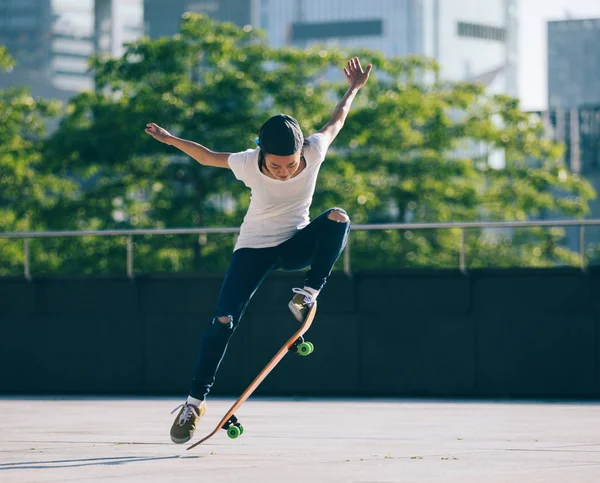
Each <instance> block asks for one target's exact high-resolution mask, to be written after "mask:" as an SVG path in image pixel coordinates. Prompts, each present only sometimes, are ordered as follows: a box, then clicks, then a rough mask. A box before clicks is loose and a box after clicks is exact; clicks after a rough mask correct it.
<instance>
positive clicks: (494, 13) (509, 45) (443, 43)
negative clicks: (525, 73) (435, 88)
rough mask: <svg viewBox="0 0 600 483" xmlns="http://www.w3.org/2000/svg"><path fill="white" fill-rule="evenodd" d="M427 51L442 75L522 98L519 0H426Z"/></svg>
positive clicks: (449, 78) (424, 34) (492, 91)
mask: <svg viewBox="0 0 600 483" xmlns="http://www.w3.org/2000/svg"><path fill="white" fill-rule="evenodd" d="M423 5H424V19H423V20H424V22H423V24H424V31H423V37H424V51H423V53H424V54H425V55H426V56H427V57H431V58H434V59H436V60H437V61H438V63H439V64H440V66H441V70H442V77H443V78H445V79H448V80H452V81H464V80H468V81H476V82H482V83H484V84H486V85H487V86H488V92H490V93H504V94H509V95H511V96H514V97H517V96H518V85H517V70H518V18H517V15H518V11H517V1H516V0H486V1H485V2H482V1H479V0H423Z"/></svg>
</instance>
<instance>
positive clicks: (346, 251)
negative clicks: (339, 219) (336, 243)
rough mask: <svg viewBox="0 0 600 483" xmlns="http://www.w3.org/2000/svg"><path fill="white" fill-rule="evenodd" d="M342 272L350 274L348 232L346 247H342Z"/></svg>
mask: <svg viewBox="0 0 600 483" xmlns="http://www.w3.org/2000/svg"><path fill="white" fill-rule="evenodd" d="M344 273H345V274H346V275H348V276H350V233H348V238H347V239H346V247H345V248H344Z"/></svg>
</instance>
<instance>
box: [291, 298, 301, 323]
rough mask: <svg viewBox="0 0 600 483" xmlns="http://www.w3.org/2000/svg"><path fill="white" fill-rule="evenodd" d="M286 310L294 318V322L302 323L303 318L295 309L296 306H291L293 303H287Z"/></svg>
mask: <svg viewBox="0 0 600 483" xmlns="http://www.w3.org/2000/svg"><path fill="white" fill-rule="evenodd" d="M288 308H289V309H290V312H292V315H293V316H294V317H296V320H297V321H298V322H303V321H304V317H303V316H302V314H301V313H300V311H299V310H298V309H297V308H296V306H295V305H294V304H293V302H290V303H288Z"/></svg>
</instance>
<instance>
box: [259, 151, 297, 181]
mask: <svg viewBox="0 0 600 483" xmlns="http://www.w3.org/2000/svg"><path fill="white" fill-rule="evenodd" d="M265 166H266V168H267V169H268V170H269V172H270V173H271V174H272V175H273V176H275V178H277V179H278V180H281V181H285V180H287V179H290V178H291V177H292V176H294V174H295V173H296V171H298V169H299V168H300V152H297V153H294V154H291V155H289V156H276V155H275V154H265Z"/></svg>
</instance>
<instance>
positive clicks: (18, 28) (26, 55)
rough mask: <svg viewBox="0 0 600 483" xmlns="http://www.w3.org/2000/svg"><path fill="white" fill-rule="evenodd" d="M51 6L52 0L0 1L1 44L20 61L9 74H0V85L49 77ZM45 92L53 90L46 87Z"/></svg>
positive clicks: (25, 82)
mask: <svg viewBox="0 0 600 483" xmlns="http://www.w3.org/2000/svg"><path fill="white" fill-rule="evenodd" d="M51 38H52V5H51V1H50V0H5V1H3V2H1V3H0V44H2V45H4V46H5V47H6V48H7V49H8V51H9V52H10V53H11V55H12V56H13V57H15V59H16V60H17V61H18V63H17V65H16V67H15V69H14V70H13V71H12V72H11V73H10V74H6V73H0V88H2V87H7V86H10V85H31V84H33V83H36V82H38V78H39V77H44V78H46V79H47V78H48V75H49V72H50V68H51V67H50V64H51ZM45 87H46V88H45V89H44V90H43V92H44V93H46V92H50V91H53V90H52V89H48V88H47V86H45Z"/></svg>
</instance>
